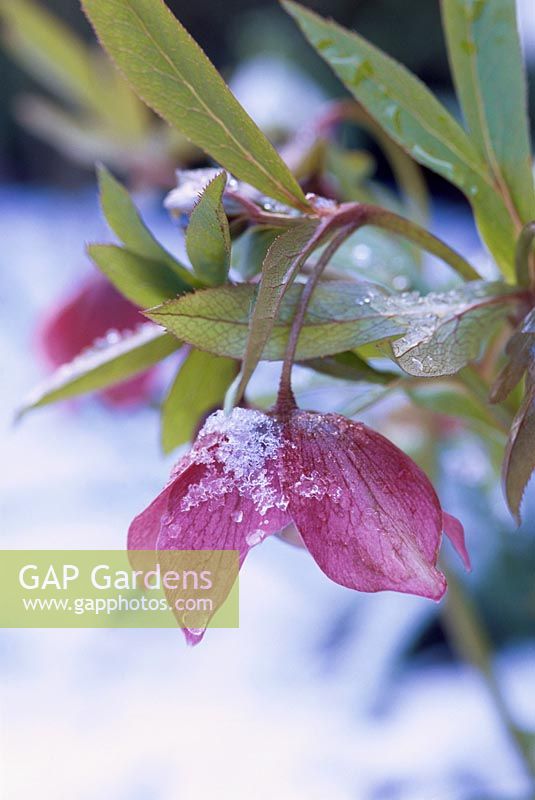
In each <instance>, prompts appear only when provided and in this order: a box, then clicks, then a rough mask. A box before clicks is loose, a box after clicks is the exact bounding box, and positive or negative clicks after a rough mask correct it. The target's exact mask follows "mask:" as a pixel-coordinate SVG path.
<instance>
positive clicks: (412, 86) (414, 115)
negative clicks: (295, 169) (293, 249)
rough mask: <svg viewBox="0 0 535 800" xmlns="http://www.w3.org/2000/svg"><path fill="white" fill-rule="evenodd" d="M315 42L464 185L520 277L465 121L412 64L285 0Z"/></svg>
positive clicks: (374, 110)
mask: <svg viewBox="0 0 535 800" xmlns="http://www.w3.org/2000/svg"><path fill="white" fill-rule="evenodd" d="M282 4H283V6H284V7H285V8H286V10H287V11H288V12H289V13H290V14H291V15H292V16H293V17H294V18H295V20H296V21H297V23H298V24H299V26H300V28H301V30H302V31H303V33H304V35H305V36H306V38H307V39H308V41H309V42H310V43H311V44H312V45H313V46H314V47H315V48H316V50H317V51H318V52H319V54H320V55H321V56H322V58H324V59H325V60H326V61H327V63H328V64H329V65H330V66H331V67H332V69H333V70H334V72H335V73H336V74H337V75H338V77H339V78H340V80H341V81H342V82H343V83H344V85H345V86H346V87H347V89H348V90H349V91H350V92H351V93H352V94H353V95H354V97H356V98H357V100H358V101H359V102H361V103H362V105H363V106H364V107H365V108H366V109H367V111H368V112H369V113H370V114H371V115H372V116H373V117H374V119H376V120H377V122H378V123H379V124H380V125H381V127H382V128H383V129H384V130H385V131H386V132H387V133H388V135H389V136H390V137H391V138H392V139H393V140H394V141H396V142H398V144H400V145H401V146H402V147H403V148H405V149H406V150H407V151H408V152H409V153H410V154H411V155H412V157H413V158H414V159H415V160H416V161H418V162H419V163H420V164H423V165H424V166H426V167H428V168H429V169H431V170H433V171H434V172H437V173H438V174H439V175H442V176H443V177H445V178H446V179H447V180H449V181H450V182H451V183H453V184H455V185H456V186H458V187H459V188H460V189H461V190H462V191H463V192H464V193H465V195H466V196H467V198H468V199H469V200H470V202H471V203H472V205H473V207H474V210H475V212H476V217H477V221H478V225H479V229H480V232H481V235H482V236H483V238H484V239H485V242H486V244H487V246H488V247H489V249H490V250H491V252H492V253H493V255H494V257H495V258H496V260H497V261H498V263H499V264H500V266H501V268H502V270H503V272H504V274H505V275H506V277H508V278H512V277H513V274H514V273H513V261H514V246H515V227H514V224H513V221H512V220H511V217H510V215H509V213H508V211H507V208H506V206H505V204H504V201H503V199H502V198H501V197H500V196H499V194H498V193H497V192H496V186H495V184H494V180H493V176H492V174H491V172H490V170H489V169H488V167H487V165H486V164H485V163H484V161H483V160H482V158H481V156H480V154H479V153H478V152H477V150H476V149H475V147H474V145H473V144H472V142H471V141H470V139H469V138H468V136H467V134H466V133H465V132H464V131H463V129H462V128H461V126H460V125H459V124H458V123H457V122H456V121H455V120H454V118H453V117H452V116H451V115H450V114H449V113H448V111H447V110H446V109H445V108H444V106H443V105H442V104H441V103H439V101H438V100H437V99H436V97H435V96H434V95H433V94H432V93H431V92H430V91H429V90H428V89H427V88H426V87H425V86H424V84H423V83H422V82H421V81H420V80H418V78H416V77H415V76H414V75H412V74H411V73H410V72H409V71H408V70H407V69H406V68H405V67H403V66H402V65H401V64H399V63H398V62H396V61H395V60H394V59H392V58H390V57H389V56H387V55H386V54H384V53H382V52H381V51H380V50H378V49H377V48H376V47H374V46H373V45H372V44H370V43H369V42H367V41H366V40H365V39H363V38H362V37H361V36H359V35H358V34H356V33H352V32H350V31H347V30H345V29H344V28H342V27H340V26H339V25H337V24H336V23H334V22H328V21H326V20H324V19H322V18H321V17H320V16H318V15H317V14H314V13H313V12H312V11H308V10H307V9H305V8H303V7H302V6H300V5H298V4H297V3H294V2H290V1H289V0H283V2H282Z"/></svg>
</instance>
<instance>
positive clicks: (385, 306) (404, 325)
mask: <svg viewBox="0 0 535 800" xmlns="http://www.w3.org/2000/svg"><path fill="white" fill-rule="evenodd" d="M302 289H303V287H302V285H294V286H292V287H291V288H290V289H289V290H288V291H287V292H286V294H285V295H284V298H283V300H282V303H281V306H280V311H279V313H278V315H277V317H276V318H275V320H274V321H273V324H272V325H271V326H270V331H269V339H268V340H266V342H267V344H265V345H263V346H262V350H261V351H260V352H259V355H258V360H260V358H262V359H267V360H272V361H278V360H281V359H282V358H283V357H284V352H285V347H286V343H287V340H288V334H289V330H290V325H291V321H292V319H293V315H294V313H295V309H296V307H297V303H298V300H299V297H300V295H301V292H302ZM256 291H257V287H254V286H251V285H245V284H241V285H239V286H222V287H218V288H217V289H207V290H204V291H200V292H196V293H195V294H190V295H184V297H181V298H179V299H178V300H173V301H171V302H169V303H165V304H164V305H163V306H160V307H159V308H156V309H152V310H151V311H150V313H149V314H148V315H147V316H149V317H150V319H153V320H154V321H155V322H158V323H159V324H160V325H163V327H165V328H167V330H169V331H170V332H171V333H174V334H175V335H176V336H178V337H179V338H180V339H182V340H184V341H186V342H188V343H189V344H192V345H193V346H194V347H198V348H200V349H202V350H207V351H208V352H211V353H215V354H217V355H222V356H228V357H230V358H236V359H239V358H241V357H242V356H243V353H244V351H245V349H246V347H248V341H249V336H248V333H249V328H250V325H251V319H252V317H253V313H254V312H253V309H254V308H255V295H256ZM511 291H512V290H510V289H508V287H507V286H505V284H502V283H490V284H487V283H485V282H484V281H478V282H474V283H471V284H465V285H464V286H462V287H461V288H460V289H457V290H454V291H450V292H444V293H439V292H434V293H432V294H430V295H427V296H423V297H422V296H420V295H418V293H417V292H411V293H406V294H403V295H395V294H388V293H387V292H386V291H384V290H383V289H381V288H380V287H379V286H376V285H375V284H370V283H344V282H343V281H325V282H324V283H321V284H320V285H319V286H318V287H317V289H316V290H315V292H314V294H313V296H312V301H311V303H310V306H309V308H308V312H307V315H306V317H305V325H304V327H303V329H302V331H301V335H300V337H299V342H298V348H297V356H296V358H297V360H298V361H304V360H307V359H313V358H319V357H324V356H330V355H334V354H336V353H340V352H343V351H345V350H352V349H354V348H356V347H359V346H361V345H363V344H367V343H369V342H379V341H383V340H387V339H395V341H394V342H393V344H392V347H393V349H394V351H395V353H394V357H395V360H396V361H397V362H398V363H399V364H400V366H401V367H402V368H403V369H405V371H407V372H409V374H412V375H414V374H416V375H418V376H424V377H432V376H433V377H434V376H438V375H450V374H453V373H454V372H456V371H457V370H459V369H461V368H462V367H463V366H464V365H465V364H466V363H467V361H469V360H471V359H472V358H476V357H477V355H478V354H479V350H480V348H481V344H482V342H483V340H484V338H485V335H486V333H487V332H488V331H489V330H490V329H492V326H493V325H494V324H495V322H496V318H497V317H498V318H500V319H501V318H502V317H504V316H505V314H506V313H507V310H508V309H507V306H508V302H510V300H511V298H510V297H509V293H510V292H511ZM459 330H461V335H460V336H458V332H459ZM399 337H403V338H399ZM256 363H258V362H256ZM242 374H243V370H242Z"/></svg>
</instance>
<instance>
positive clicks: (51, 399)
mask: <svg viewBox="0 0 535 800" xmlns="http://www.w3.org/2000/svg"><path fill="white" fill-rule="evenodd" d="M180 346H181V343H180V342H179V341H177V339H176V338H175V337H174V336H171V335H170V334H169V333H165V331H162V329H161V328H160V327H159V326H158V325H152V324H150V323H147V324H145V325H142V326H141V327H140V329H139V330H137V331H136V332H135V333H129V334H127V335H124V336H122V337H121V338H119V339H118V341H115V340H114V341H113V342H112V343H109V344H107V343H106V342H103V343H102V344H99V345H97V346H95V347H94V348H93V349H91V350H86V351H84V352H83V353H81V354H80V355H79V356H77V358H75V359H74V361H71V362H70V363H68V364H64V365H63V366H61V367H59V369H57V370H56V372H54V374H53V375H51V376H50V377H49V378H47V379H46V380H45V381H44V383H43V384H42V385H41V386H39V387H38V388H37V389H35V390H34V391H33V392H32V393H31V394H30V395H29V396H28V397H27V398H26V400H25V401H24V402H23V404H22V407H21V409H20V411H19V414H18V416H19V417H20V416H21V415H22V414H24V413H25V412H26V411H29V410H30V409H32V408H36V407H37V406H44V405H48V404H49V403H55V402H56V401H58V400H66V399H67V398H69V397H77V396H78V395H82V394H87V393H88V392H95V391H98V390H100V389H105V388H106V387H108V386H113V385H114V384H116V383H120V382H121V381H123V380H126V379H127V378H130V377H132V375H136V374H137V373H138V372H143V371H144V370H145V369H147V368H148V367H151V366H152V365H153V364H156V363H157V362H158V361H161V360H162V359H163V358H166V357H167V356H168V355H170V354H171V353H173V352H174V351H175V350H177V349H178V348H179V347H180Z"/></svg>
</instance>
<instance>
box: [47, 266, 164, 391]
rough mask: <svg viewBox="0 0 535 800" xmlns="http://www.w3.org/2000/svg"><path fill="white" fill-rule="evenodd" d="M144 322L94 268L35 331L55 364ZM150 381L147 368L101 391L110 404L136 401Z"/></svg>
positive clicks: (133, 307) (60, 363)
mask: <svg viewBox="0 0 535 800" xmlns="http://www.w3.org/2000/svg"><path fill="white" fill-rule="evenodd" d="M145 322H146V318H145V317H143V315H142V314H141V312H140V311H139V309H138V308H136V306H135V305H133V303H131V302H130V301H129V300H127V299H126V298H125V297H124V296H123V295H122V294H120V293H119V292H118V291H117V290H116V289H115V287H114V286H113V285H112V284H111V283H110V282H109V281H108V280H107V279H106V278H105V277H104V276H102V275H101V274H100V273H97V272H96V273H95V274H94V275H92V276H91V277H90V278H88V279H86V280H85V281H84V282H83V283H82V284H81V285H80V286H79V287H78V288H77V289H76V290H75V291H74V292H73V293H72V294H71V295H70V296H68V297H67V298H66V299H65V300H64V301H62V302H61V303H60V304H59V305H58V306H57V307H55V308H54V309H53V310H52V312H51V313H50V314H49V315H48V317H47V318H46V319H45V320H44V322H43V324H42V325H41V327H40V329H39V331H38V346H39V349H40V350H41V351H42V353H43V354H44V356H45V358H46V360H47V362H48V363H49V364H50V366H52V367H54V368H56V367H59V366H61V365H62V364H65V363H67V362H69V361H72V360H73V359H74V358H75V357H76V356H78V355H79V354H80V353H82V352H83V351H84V350H86V349H87V348H90V347H92V346H93V345H95V343H98V342H99V340H103V339H104V338H106V337H107V336H108V337H109V336H110V335H116V336H118V335H119V334H121V333H124V332H126V331H134V330H136V329H137V328H139V326H140V325H143V324H144V323H145ZM152 383H153V371H152V370H147V371H145V372H143V373H140V374H139V375H136V376H134V377H133V378H129V379H128V380H126V381H122V382H121V383H118V384H117V385H116V386H111V387H109V388H108V389H105V390H103V391H102V392H101V393H100V394H101V396H102V397H103V398H104V399H105V400H106V402H107V403H108V404H109V405H112V406H130V405H137V404H139V403H143V402H146V401H147V399H148V398H149V397H150V394H151V387H152Z"/></svg>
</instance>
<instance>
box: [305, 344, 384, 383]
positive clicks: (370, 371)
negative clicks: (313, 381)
mask: <svg viewBox="0 0 535 800" xmlns="http://www.w3.org/2000/svg"><path fill="white" fill-rule="evenodd" d="M303 366H304V367H308V368H309V369H313V370H314V371H315V372H319V373H320V374H322V375H329V377H331V378H339V379H340V380H344V381H354V382H356V383H360V382H361V381H363V382H365V383H374V384H379V385H386V384H388V383H391V382H392V381H394V380H398V379H399V375H398V374H396V373H395V372H386V371H384V372H383V371H379V370H377V369H374V368H373V367H372V366H370V365H369V364H368V362H367V361H365V360H364V359H363V358H361V357H360V356H358V355H357V354H356V353H353V352H351V351H350V350H349V351H347V352H345V353H338V354H337V355H334V356H327V357H325V358H312V359H310V360H309V361H305V362H304V363H303Z"/></svg>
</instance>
